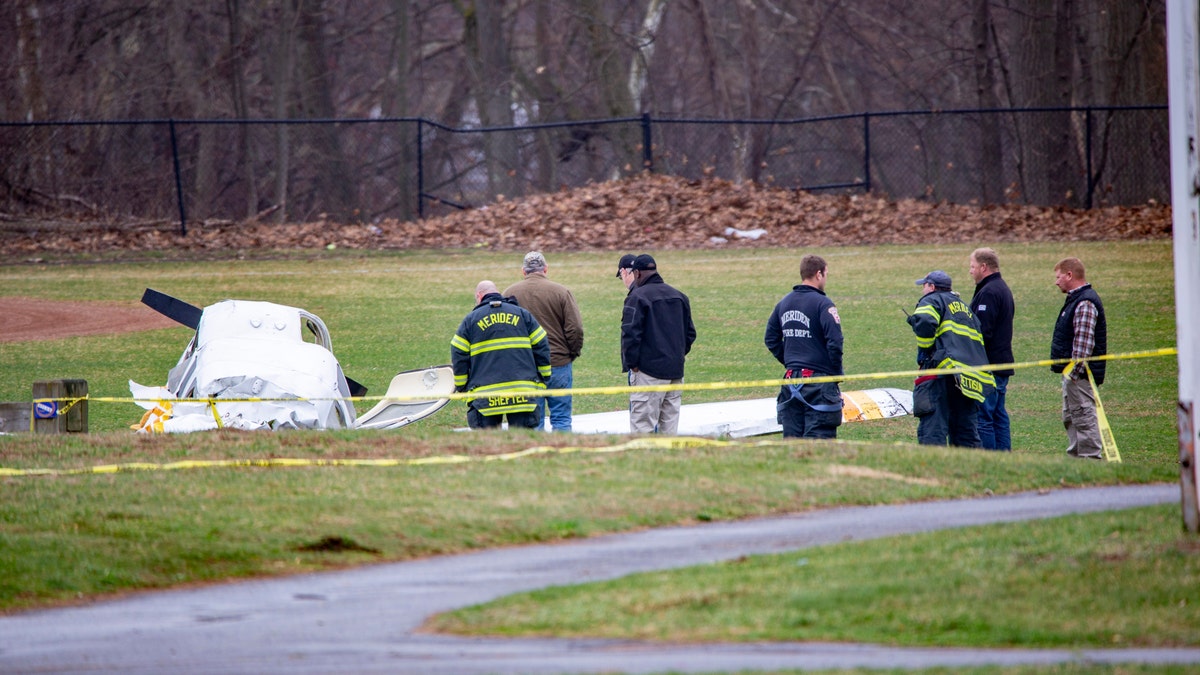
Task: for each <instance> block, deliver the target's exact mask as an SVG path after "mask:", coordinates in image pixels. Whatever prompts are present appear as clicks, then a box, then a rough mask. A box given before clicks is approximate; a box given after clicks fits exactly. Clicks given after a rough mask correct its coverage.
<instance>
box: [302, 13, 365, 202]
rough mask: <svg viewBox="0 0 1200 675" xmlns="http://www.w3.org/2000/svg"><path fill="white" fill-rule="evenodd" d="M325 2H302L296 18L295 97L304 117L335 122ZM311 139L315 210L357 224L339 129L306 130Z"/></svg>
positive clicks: (352, 181) (319, 126) (321, 126)
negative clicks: (327, 54)
mask: <svg viewBox="0 0 1200 675" xmlns="http://www.w3.org/2000/svg"><path fill="white" fill-rule="evenodd" d="M323 5H324V2H323V0H300V3H299V8H298V15H297V28H298V30H297V35H296V37H297V40H296V47H297V61H296V66H297V75H298V76H299V77H298V80H297V83H298V84H299V85H300V86H299V88H298V89H297V91H296V93H297V95H298V96H299V99H300V109H301V113H302V115H303V116H304V117H307V118H315V119H333V118H335V117H337V109H336V108H335V107H334V105H333V80H332V74H331V73H330V72H329V66H328V60H327V58H326V49H325V18H324V15H323V13H324V7H323ZM307 131H308V132H309V133H310V134H311V135H312V139H313V140H312V147H313V150H314V157H313V160H314V167H313V168H315V170H316V176H315V178H314V181H313V183H314V185H315V187H316V201H315V202H314V203H313V206H314V207H318V206H324V209H323V213H324V214H325V215H326V216H328V217H330V218H332V219H334V220H357V219H358V218H359V216H360V214H359V212H358V209H356V208H354V201H355V187H354V186H355V184H356V180H355V177H354V175H353V172H352V171H351V170H350V165H349V163H348V162H347V161H346V158H345V156H344V155H343V154H342V147H341V140H340V137H339V131H340V129H339V127H338V126H337V125H334V124H316V125H313V126H312V127H311V128H309V129H308V130H307Z"/></svg>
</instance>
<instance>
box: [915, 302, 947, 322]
mask: <svg viewBox="0 0 1200 675" xmlns="http://www.w3.org/2000/svg"><path fill="white" fill-rule="evenodd" d="M913 314H928V315H929V316H932V317H933V318H935V319H940V318H941V317H940V316H938V312H937V310H936V309H934V307H933V305H921V306H920V307H918V308H916V309H914V310H913Z"/></svg>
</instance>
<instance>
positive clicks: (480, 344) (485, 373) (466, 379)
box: [450, 281, 550, 429]
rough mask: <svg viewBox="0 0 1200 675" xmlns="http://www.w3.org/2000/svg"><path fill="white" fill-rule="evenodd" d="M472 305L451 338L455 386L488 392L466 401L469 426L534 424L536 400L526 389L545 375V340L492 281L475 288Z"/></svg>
mask: <svg viewBox="0 0 1200 675" xmlns="http://www.w3.org/2000/svg"><path fill="white" fill-rule="evenodd" d="M475 301H476V303H478V304H476V305H475V309H473V310H471V313H470V314H467V316H466V318H464V319H463V321H462V323H461V324H459V326H458V331H457V332H455V334H454V337H453V338H452V339H451V340H450V363H451V365H452V366H453V367H454V388H455V391H474V392H488V396H483V397H480V398H475V399H471V400H470V401H469V402H468V404H467V425H468V426H470V427H471V428H472V429H481V428H487V427H496V426H500V423H501V422H502V421H503V420H504V418H505V417H507V418H508V425H509V426H510V427H512V426H519V427H528V428H531V429H532V428H537V427H538V426H539V425H540V423H541V420H539V419H538V418H537V416H536V414H535V409H536V407H537V399H536V398H534V397H530V396H529V394H530V393H533V392H538V391H541V390H544V389H545V388H546V381H547V380H549V379H550V341H549V340H547V339H546V331H545V330H544V329H543V328H542V327H541V326H540V325H538V322H537V319H534V318H533V315H532V314H530V313H529V311H528V310H526V309H524V308H522V307H520V306H519V305H517V304H516V303H514V302H511V301H506V300H505V299H504V298H503V297H501V296H500V291H499V290H497V289H496V284H495V283H493V282H491V281H481V282H479V285H478V286H476V287H475Z"/></svg>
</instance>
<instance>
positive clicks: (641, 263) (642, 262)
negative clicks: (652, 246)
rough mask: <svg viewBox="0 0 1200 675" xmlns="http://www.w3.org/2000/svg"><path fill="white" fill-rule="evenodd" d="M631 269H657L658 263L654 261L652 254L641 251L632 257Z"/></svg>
mask: <svg viewBox="0 0 1200 675" xmlns="http://www.w3.org/2000/svg"><path fill="white" fill-rule="evenodd" d="M633 269H635V270H650V271H657V270H658V265H657V264H656V263H655V262H654V257H653V256H651V255H650V254H649V253H643V254H641V255H639V256H638V257H636V258H634V259H633Z"/></svg>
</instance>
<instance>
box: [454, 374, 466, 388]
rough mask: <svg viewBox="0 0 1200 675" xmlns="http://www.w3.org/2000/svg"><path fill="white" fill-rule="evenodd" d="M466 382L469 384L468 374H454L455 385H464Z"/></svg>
mask: <svg viewBox="0 0 1200 675" xmlns="http://www.w3.org/2000/svg"><path fill="white" fill-rule="evenodd" d="M466 384H467V376H466V375H455V376H454V385H455V386H457V387H462V386H464V385H466Z"/></svg>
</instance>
